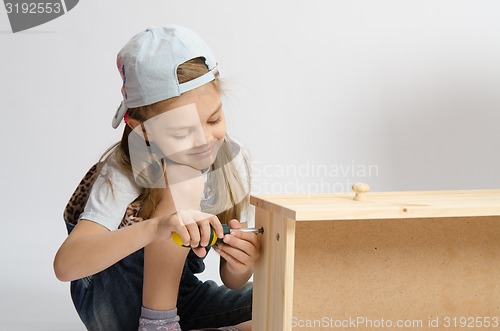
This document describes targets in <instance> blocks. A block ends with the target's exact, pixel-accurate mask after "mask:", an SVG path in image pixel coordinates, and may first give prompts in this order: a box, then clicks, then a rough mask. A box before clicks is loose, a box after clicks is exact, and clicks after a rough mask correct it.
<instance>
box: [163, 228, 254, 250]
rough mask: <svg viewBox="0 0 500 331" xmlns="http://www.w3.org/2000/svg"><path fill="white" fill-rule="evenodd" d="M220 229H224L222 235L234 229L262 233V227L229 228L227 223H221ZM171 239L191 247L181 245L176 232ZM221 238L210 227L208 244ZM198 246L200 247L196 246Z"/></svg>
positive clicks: (210, 244)
mask: <svg viewBox="0 0 500 331" xmlns="http://www.w3.org/2000/svg"><path fill="white" fill-rule="evenodd" d="M222 230H223V231H224V235H226V234H230V233H231V231H232V230H234V231H241V232H253V233H264V228H241V229H230V228H229V226H228V225H227V224H222ZM172 240H173V241H174V243H176V244H177V245H179V246H182V247H191V246H185V245H183V242H182V239H181V236H179V234H178V233H177V232H172ZM221 240H222V239H220V238H217V235H216V234H215V230H214V229H213V228H211V231H210V239H209V240H208V246H213V245H215V244H216V243H217V242H220V241H221ZM198 247H201V245H200V246H198Z"/></svg>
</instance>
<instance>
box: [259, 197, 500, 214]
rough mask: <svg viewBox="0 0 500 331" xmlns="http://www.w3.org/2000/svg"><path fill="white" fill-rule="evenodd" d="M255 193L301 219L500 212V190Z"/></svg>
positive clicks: (264, 203) (271, 207)
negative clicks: (359, 194) (356, 197)
mask: <svg viewBox="0 0 500 331" xmlns="http://www.w3.org/2000/svg"><path fill="white" fill-rule="evenodd" d="M353 197H354V193H352V194H351V193H344V194H311V195H262V196H252V197H251V203H252V204H253V205H255V206H257V207H260V208H263V209H266V210H269V211H272V212H275V213H277V214H279V215H283V216H286V217H288V218H291V219H294V220H297V221H311V220H363V219H385V218H398V219H400V218H428V217H458V216H493V215H500V190H468V191H423V192H368V193H366V194H365V196H364V198H363V199H362V200H361V201H355V200H354V199H353Z"/></svg>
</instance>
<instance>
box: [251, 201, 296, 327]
mask: <svg viewBox="0 0 500 331" xmlns="http://www.w3.org/2000/svg"><path fill="white" fill-rule="evenodd" d="M255 224H256V226H257V227H264V229H265V230H264V233H263V238H262V252H261V254H262V256H261V259H260V260H259V262H258V264H257V266H256V268H255V274H254V289H253V317H252V319H253V322H252V323H253V329H254V330H289V327H290V325H289V319H287V317H288V316H291V314H292V296H293V270H294V265H293V259H294V244H295V222H294V221H293V220H290V219H288V218H286V217H283V216H279V215H276V214H274V213H270V212H268V211H265V210H263V209H261V208H256V215H255Z"/></svg>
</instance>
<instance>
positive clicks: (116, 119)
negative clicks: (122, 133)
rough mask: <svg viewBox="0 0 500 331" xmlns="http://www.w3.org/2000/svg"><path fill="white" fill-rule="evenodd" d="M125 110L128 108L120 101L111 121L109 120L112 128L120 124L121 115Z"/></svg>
mask: <svg viewBox="0 0 500 331" xmlns="http://www.w3.org/2000/svg"><path fill="white" fill-rule="evenodd" d="M127 110H128V108H127V106H125V101H122V102H121V103H120V105H119V106H118V109H117V110H116V113H115V116H114V117H113V121H112V122H111V125H112V126H113V128H114V129H116V128H117V127H118V126H119V125H120V123H121V122H122V119H123V116H125V113H126V112H127Z"/></svg>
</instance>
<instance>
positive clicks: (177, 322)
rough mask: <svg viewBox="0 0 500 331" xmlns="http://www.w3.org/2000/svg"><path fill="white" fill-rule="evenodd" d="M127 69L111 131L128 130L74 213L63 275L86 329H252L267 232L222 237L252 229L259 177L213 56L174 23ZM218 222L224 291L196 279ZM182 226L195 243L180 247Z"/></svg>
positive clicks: (59, 263)
mask: <svg viewBox="0 0 500 331" xmlns="http://www.w3.org/2000/svg"><path fill="white" fill-rule="evenodd" d="M117 64H118V69H119V71H120V74H121V76H122V79H123V87H122V94H123V97H124V100H123V102H122V103H121V105H120V107H119V108H118V110H117V112H116V115H115V117H114V118H113V127H115V128H116V127H118V125H119V124H120V122H121V120H122V119H123V120H124V121H125V129H124V132H123V136H122V139H121V141H120V142H119V143H117V144H115V145H114V146H112V147H111V148H110V149H109V150H108V151H107V152H106V153H104V155H103V157H102V158H101V160H100V162H99V163H98V164H96V165H94V166H93V167H92V168H91V169H90V170H89V172H88V173H87V174H86V176H85V177H84V178H83V180H82V181H81V183H80V185H79V186H78V188H77V190H76V191H75V193H74V194H73V196H72V198H71V199H70V202H69V203H68V206H67V207H66V209H65V214H64V218H65V221H66V225H67V228H68V234H69V235H68V238H67V239H66V240H65V241H64V243H63V244H62V245H61V247H60V249H59V250H58V252H57V254H56V256H55V259H54V270H55V273H56V276H57V278H58V279H60V280H61V281H71V295H72V299H73V302H74V304H75V307H76V309H77V311H78V314H79V315H80V317H81V319H82V321H83V323H84V324H85V326H86V327H87V329H88V330H106V331H115V330H116V331H126V330H137V329H138V330H141V331H147V330H181V326H182V329H184V330H191V329H196V328H207V327H209V328H217V327H222V328H221V329H220V330H250V319H251V293H252V287H251V284H250V283H247V281H248V279H249V277H250V276H251V274H252V270H253V266H254V265H255V263H256V261H257V259H258V257H259V247H260V239H259V237H258V236H257V235H256V234H254V233H243V232H241V231H237V230H236V231H232V232H231V234H226V235H224V234H223V230H222V225H221V222H222V223H225V224H228V225H229V226H230V227H231V228H234V229H238V228H240V227H241V226H242V224H240V222H239V221H238V219H239V218H240V216H241V214H242V211H244V210H245V209H246V208H247V207H248V194H249V181H250V176H249V167H248V162H247V160H246V158H245V157H244V156H243V154H242V153H241V151H240V149H239V146H238V145H237V144H236V143H234V142H233V141H232V140H231V139H230V137H229V136H228V135H227V134H226V125H225V120H224V113H223V110H222V106H221V98H220V86H219V84H220V83H219V80H218V71H217V63H216V61H215V60H214V56H213V54H212V52H211V51H210V49H209V48H208V46H207V45H206V44H205V43H204V42H203V41H202V40H201V39H200V38H199V37H198V36H197V35H196V34H195V33H193V32H192V31H190V30H188V29H186V28H183V27H180V26H167V27H164V28H151V29H147V30H146V31H143V32H141V33H139V34H137V35H136V36H134V37H133V38H132V39H131V40H130V41H129V42H128V43H127V44H126V45H125V47H124V48H123V49H122V50H121V51H120V52H119V54H118V58H117ZM238 157H242V159H243V167H238V163H237V162H236V161H237V160H238ZM240 163H241V162H240ZM240 168H244V171H240ZM127 209H128V210H127ZM215 215H217V216H215ZM129 225H130V226H129ZM212 229H213V230H214V231H215V233H216V236H217V237H218V238H223V241H222V242H221V243H219V244H218V245H217V248H216V249H217V251H218V253H219V254H220V257H221V262H220V275H221V279H222V281H223V283H224V285H225V286H218V285H216V284H215V283H214V282H212V281H207V282H204V283H203V282H201V281H199V280H198V279H197V278H196V276H195V273H199V272H201V271H203V269H204V263H203V257H204V256H205V255H206V253H207V251H208V249H209V247H207V246H208V242H209V238H210V234H211V231H212ZM173 232H176V233H177V234H178V235H179V236H180V238H181V240H182V242H183V243H184V245H186V246H191V247H192V249H187V248H185V247H180V246H178V245H176V244H175V243H174V242H173V241H172V240H171V235H172V233H173ZM231 325H234V326H231ZM226 326H229V327H226Z"/></svg>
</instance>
